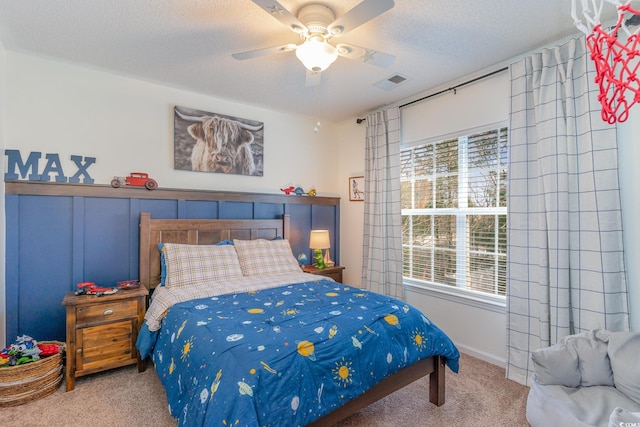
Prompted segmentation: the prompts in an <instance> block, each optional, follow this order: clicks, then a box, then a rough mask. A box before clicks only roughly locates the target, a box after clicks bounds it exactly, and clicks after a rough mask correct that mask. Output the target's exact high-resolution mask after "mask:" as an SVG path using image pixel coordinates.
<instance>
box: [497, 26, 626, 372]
mask: <svg viewBox="0 0 640 427" xmlns="http://www.w3.org/2000/svg"><path fill="white" fill-rule="evenodd" d="M510 73H511V114H510V141H509V157H510V161H509V183H508V203H507V205H508V249H507V260H508V267H507V280H508V291H507V350H508V351H507V378H510V379H512V380H514V381H517V382H520V383H522V384H527V383H528V381H529V379H530V376H531V373H532V370H531V363H530V353H531V351H532V350H534V349H537V348H541V347H546V346H549V345H551V344H555V343H556V342H557V341H558V339H560V338H561V337H563V336H566V335H570V334H573V333H579V332H582V331H586V330H590V329H596V328H603V329H608V330H611V331H624V330H628V329H629V315H628V301H627V285H626V281H625V267H624V257H623V246H622V214H621V208H620V192H619V185H618V158H617V156H618V148H617V141H616V128H615V126H611V125H609V124H607V123H605V122H604V121H603V120H602V118H601V116H600V105H599V104H598V101H597V96H598V89H597V86H596V84H595V83H594V77H595V71H594V65H593V62H592V61H591V59H590V57H589V52H588V51H587V49H586V46H585V39H584V37H582V38H580V39H574V40H570V41H569V42H567V43H566V44H564V45H561V46H557V47H556V48H554V49H546V50H544V51H543V52H542V53H539V54H535V55H532V56H530V57H527V58H524V59H523V60H521V61H520V62H517V63H515V64H513V65H512V66H511V67H510Z"/></svg>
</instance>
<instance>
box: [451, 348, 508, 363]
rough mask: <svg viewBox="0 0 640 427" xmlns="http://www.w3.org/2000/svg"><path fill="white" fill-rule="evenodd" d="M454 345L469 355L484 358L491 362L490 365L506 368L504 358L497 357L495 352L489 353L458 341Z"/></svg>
mask: <svg viewBox="0 0 640 427" xmlns="http://www.w3.org/2000/svg"><path fill="white" fill-rule="evenodd" d="M456 347H458V350H460V352H462V353H464V354H468V355H469V356H473V357H475V358H476V359H480V360H484V361H485V362H488V363H491V364H492V365H496V366H499V367H501V368H506V366H507V361H506V359H503V358H500V357H497V356H496V355H495V354H490V353H487V352H484V351H481V350H477V349H474V348H471V347H467V346H465V345H463V344H458V343H456Z"/></svg>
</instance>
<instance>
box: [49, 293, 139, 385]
mask: <svg viewBox="0 0 640 427" xmlns="http://www.w3.org/2000/svg"><path fill="white" fill-rule="evenodd" d="M147 295H148V292H147V290H146V289H145V288H143V287H141V288H139V289H132V290H126V291H125V290H119V291H118V292H116V293H115V294H112V295H104V296H101V297H97V296H95V295H75V294H74V293H73V292H68V293H67V294H66V295H65V296H64V300H63V301H62V305H64V306H66V307H67V367H66V378H65V379H66V383H67V391H70V390H73V389H74V388H75V385H76V378H77V377H81V376H84V375H88V374H93V373H96V372H100V371H104V370H107V369H111V368H117V367H120V366H126V365H132V364H134V363H137V364H138V371H139V372H142V371H144V368H145V366H144V363H143V361H141V360H140V357H139V355H138V350H137V349H136V340H137V339H138V330H139V329H140V326H141V325H142V322H143V320H144V314H145V310H146V298H147Z"/></svg>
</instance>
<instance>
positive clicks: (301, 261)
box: [298, 254, 307, 267]
mask: <svg viewBox="0 0 640 427" xmlns="http://www.w3.org/2000/svg"><path fill="white" fill-rule="evenodd" d="M298 263H299V264H300V266H301V267H302V266H303V265H305V264H306V263H307V256H306V255H305V254H300V255H298Z"/></svg>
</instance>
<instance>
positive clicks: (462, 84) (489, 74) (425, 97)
mask: <svg viewBox="0 0 640 427" xmlns="http://www.w3.org/2000/svg"><path fill="white" fill-rule="evenodd" d="M508 69H509V67H503V68H500V69H499V70H495V71H491V72H490V73H487V74H484V75H482V76H479V77H476V78H473V79H471V80H468V81H466V82H464V83H459V84H457V85H455V86H451V87H450V88H448V89H444V90H441V91H440V92H436V93H432V94H431V95H427V96H423V97H422V98H418V99H416V100H413V101H411V102H407V103H406V104H402V105H400V106H399V107H398V108H404V107H407V106H409V105H411V104H415V103H416V102H420V101H424V100H425V99H429V98H432V97H434V96H438V95H442V94H443V93H445V92H450V91H453V93H455V92H456V89H458V88H461V87H462V86H466V85H468V84H471V83H475V82H477V81H478V80H482V79H486V78H487V77H491V76H493V75H494V74H498V73H501V72H503V71H506V70H508ZM365 120H367V118H366V117H359V118H357V119H356V123H357V124H360V123H362V122H364V121H365Z"/></svg>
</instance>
